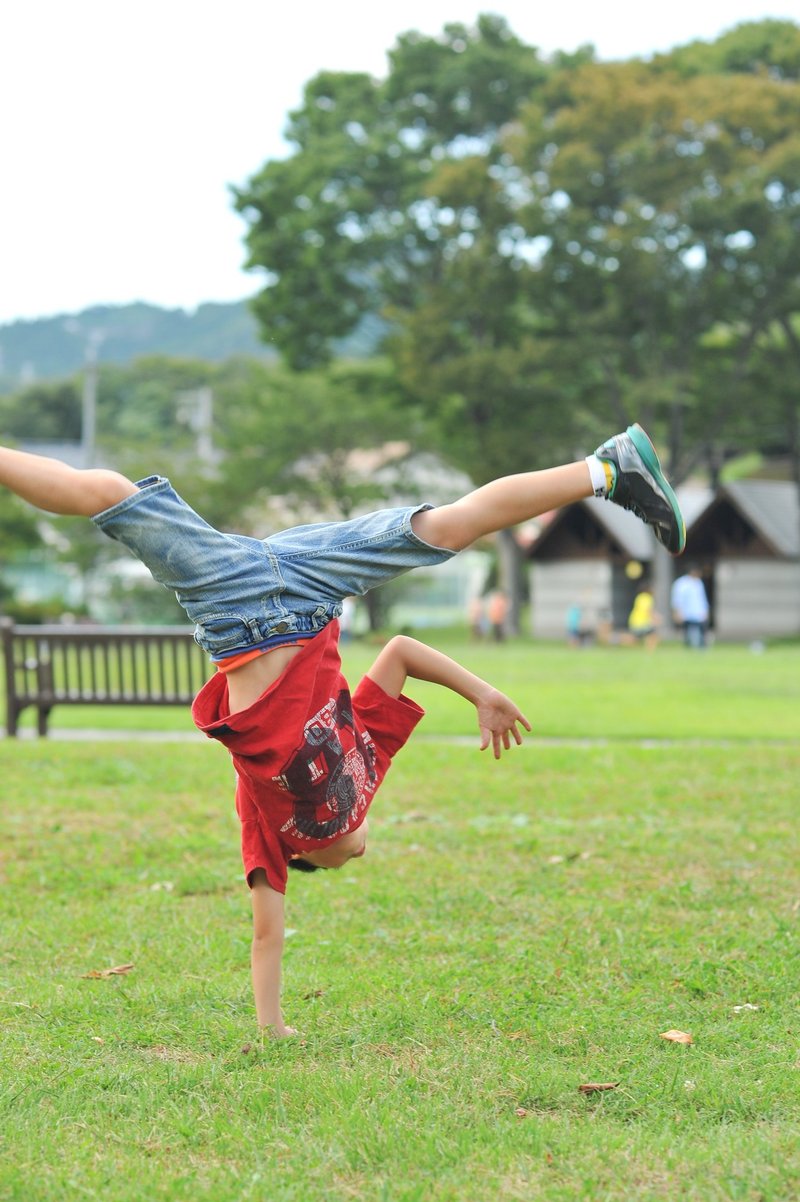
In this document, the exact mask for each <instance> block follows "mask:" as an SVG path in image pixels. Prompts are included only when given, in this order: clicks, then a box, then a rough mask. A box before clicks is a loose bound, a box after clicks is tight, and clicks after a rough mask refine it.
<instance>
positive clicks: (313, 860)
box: [299, 818, 369, 868]
mask: <svg viewBox="0 0 800 1202" xmlns="http://www.w3.org/2000/svg"><path fill="white" fill-rule="evenodd" d="M368 828H369V822H368V820H367V819H366V818H365V819H364V821H363V822H362V823H361V826H359V827H357V828H356V829H355V830H354V831H348V832H347V834H346V835H342V837H341V839H337V840H336V842H335V843H331V844H330V846H328V847H320V848H318V849H317V850H316V851H306V852H303V854H302V855H301V856H300V857H299V858H300V859H301V860H307V861H308V863H309V864H316V866H317V868H341V867H342V866H343V865H344V864H346V863H347V861H348V860H354V859H356V858H357V857H358V856H363V854H364V852H365V851H366V850H367V830H368Z"/></svg>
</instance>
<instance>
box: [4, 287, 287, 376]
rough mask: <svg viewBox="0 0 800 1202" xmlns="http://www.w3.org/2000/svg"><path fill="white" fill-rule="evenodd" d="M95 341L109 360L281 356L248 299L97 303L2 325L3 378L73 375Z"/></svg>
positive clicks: (104, 359)
mask: <svg viewBox="0 0 800 1202" xmlns="http://www.w3.org/2000/svg"><path fill="white" fill-rule="evenodd" d="M90 339H94V340H95V341H96V344H97V356H98V359H100V361H101V362H107V363H128V362H130V361H131V360H132V359H137V358H139V357H141V356H142V355H170V356H174V357H176V358H187V359H207V360H211V361H218V360H221V359H227V358H229V357H230V356H231V355H253V356H256V357H258V358H268V357H270V356H274V353H275V352H274V351H271V350H270V348H269V347H268V346H266V345H265V344H264V343H263V342H261V341H260V339H259V336H258V328H257V326H256V322H255V318H254V317H253V315H252V313H251V312H250V310H249V308H248V306H247V302H246V301H234V302H231V303H228V304H206V305H200V307H199V308H198V309H196V310H195V311H194V312H187V311H186V310H184V309H161V308H159V307H158V306H157V305H148V304H144V303H143V302H137V303H135V304H131V305H97V306H95V307H93V308H91V309H84V311H83V312H82V313H76V314H69V315H66V314H63V315H60V316H57V317H41V318H36V319H34V320H31V321H14V322H11V323H9V324H7V325H0V384H2V386H3V388H4V390H6V391H8V390H9V389H11V388H18V387H19V386H20V385H23V384H27V383H30V382H31V381H32V380H41V379H52V378H54V377H55V378H58V377H63V376H70V375H72V374H73V373H74V372H77V371H79V370H80V368H81V367H82V366H83V363H84V358H85V354H86V347H87V344H88V342H89V340H90Z"/></svg>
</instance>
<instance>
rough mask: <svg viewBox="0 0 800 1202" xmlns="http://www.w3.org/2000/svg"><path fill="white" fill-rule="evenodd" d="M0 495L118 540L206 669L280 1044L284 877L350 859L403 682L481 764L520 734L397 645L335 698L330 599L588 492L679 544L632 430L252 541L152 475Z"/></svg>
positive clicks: (391, 745)
mask: <svg viewBox="0 0 800 1202" xmlns="http://www.w3.org/2000/svg"><path fill="white" fill-rule="evenodd" d="M0 484H4V485H5V486H6V487H8V488H10V489H11V490H12V491H14V492H16V493H17V494H18V495H19V496H21V497H23V498H24V499H25V500H27V501H28V502H30V503H31V504H33V505H35V506H37V507H38V508H40V509H43V510H46V511H48V512H51V513H59V514H74V515H83V516H86V517H90V518H92V520H93V521H94V522H95V523H96V525H97V526H99V527H100V528H101V529H102V530H104V531H105V533H106V534H108V535H109V536H110V537H112V538H115V539H118V540H119V541H120V542H122V543H124V544H125V545H126V546H127V547H128V548H129V549H130V550H132V551H133V552H134V554H135V555H137V557H138V558H139V559H141V560H142V562H143V563H145V564H146V565H147V567H148V568H149V569H150V571H151V573H152V575H153V576H154V578H155V579H156V580H158V581H159V582H160V583H162V584H164V585H165V586H166V587H168V588H171V589H173V590H174V591H175V593H176V596H177V597H178V600H179V601H180V603H181V604H182V605H183V607H184V609H185V610H186V613H187V615H188V616H189V617H190V618H191V620H192V621H193V622H194V623H195V638H196V640H197V642H198V643H199V644H200V646H202V647H203V648H204V649H205V650H207V651H208V653H209V655H210V656H211V658H212V660H213V661H214V662H215V663H216V664H217V667H218V669H219V671H218V672H217V674H216V675H215V676H213V677H212V678H211V679H210V680H209V681H208V682H207V683H206V685H204V687H203V688H202V689H201V691H200V693H199V694H198V696H197V698H196V699H195V702H194V705H193V709H192V713H193V718H194V721H195V724H196V725H197V726H198V728H199V729H200V730H202V731H203V732H204V733H205V734H207V735H208V736H209V737H210V738H213V739H216V740H218V741H219V742H221V743H223V744H224V745H225V746H226V747H227V748H228V751H229V752H230V754H231V757H232V759H233V762H234V765H235V768H236V774H237V791H236V807H237V812H238V814H239V818H240V821H241V829H242V855H243V861H244V868H245V874H246V877H247V881H248V884H249V885H250V890H251V898H252V907H253V944H252V977H253V990H254V995H255V1004H256V1014H257V1018H258V1023H259V1026H260V1027H261V1028H262V1029H266V1030H268V1031H269V1032H270V1033H271V1034H272V1035H274V1036H275V1037H283V1036H287V1035H293V1034H295V1032H294V1029H293V1028H292V1027H289V1026H287V1024H286V1023H285V1021H284V1018H283V1014H282V1011H281V1003H280V985H281V959H282V951H283V940H284V893H285V889H286V880H287V871H286V869H287V866H288V865H291V864H292V863H295V864H298V863H299V864H302V865H303V866H305V867H310V868H317V867H319V868H337V867H341V865H342V864H344V863H346V862H347V861H348V860H350V859H352V858H355V857H358V856H361V855H363V854H364V851H365V848H366V839H367V831H368V820H367V811H368V809H369V806H370V804H371V802H372V799H373V797H374V795H375V791H376V790H377V788H378V786H379V785H380V783H381V781H382V779H383V777H384V775H385V773H386V771H387V770H388V768H389V766H390V763H391V760H392V757H393V756H394V755H395V753H396V752H397V751H398V750H399V749H400V748H401V747H402V746H403V744H404V743H405V742H406V740H407V739H408V737H409V736H410V734H411V733H412V731H413V729H414V727H415V726H416V724H417V722H418V721H419V720H420V718H421V717H422V716H423V711H422V710H421V709H420V707H419V706H417V705H416V704H415V703H414V702H413V701H411V700H410V699H409V698H407V697H405V696H404V694H403V689H404V687H405V683H406V680H407V679H408V678H409V677H412V678H415V679H420V680H427V681H431V682H433V683H436V684H440V685H442V686H444V687H445V688H449V689H451V690H452V691H454V692H456V693H458V694H460V695H461V696H462V697H464V698H465V699H466V700H467V701H469V702H471V703H472V704H473V705H474V706H475V710H476V717H477V722H478V728H479V731H480V748H481V750H485V749H487V748H488V747H489V746H491V747H492V749H493V754H494V756H495V758H497V759H499V758H500V756H501V754H502V752H503V750H508V749H509V748H510V746H511V743H512V740H513V741H514V742H515V743H521V741H522V730H523V729H524V730H528V731H529V730H530V729H531V728H530V725H529V723H528V721H527V719H526V718H525V717H524V716H523V715H522V713H521V712H520V710H519V709H518V708H517V706H516V705H515V704H514V702H513V701H512V700H511V699H510V698H508V697H506V696H505V695H504V694H503V693H501V692H499V691H498V690H497V689H494V688H493V687H492V686H491V685H490V684H488V683H487V682H486V681H484V680H481V679H480V678H479V677H477V676H475V675H473V674H472V673H471V672H469V671H467V669H465V668H463V667H461V666H460V665H459V664H457V663H455V661H453V660H452V659H450V658H449V657H447V656H445V655H442V654H441V653H440V652H438V651H435V650H434V649H433V648H431V647H427V646H425V645H424V644H422V643H419V642H417V640H415V639H412V638H408V637H405V636H398V637H396V638H393V639H391V640H390V641H389V642H388V643H387V644H386V646H385V647H384V648H383V650H382V651H381V652H380V653H379V655H378V657H377V659H376V660H375V663H374V664H373V666H372V667H371V668H370V670H369V672H368V673H367V675H366V677H365V678H364V679H363V680H362V681H361V683H360V684H359V686H358V688H357V689H356V690H355V691H354V692H353V693H352V694H351V692H350V689H349V686H348V684H347V681H346V680H345V678H344V676H343V675H342V672H341V662H340V658H339V650H338V640H339V624H338V615H339V614H340V613H341V607H342V602H343V600H344V598H345V597H351V596H356V595H361V594H363V593H365V592H366V591H368V590H369V589H370V588H374V587H376V585H378V584H380V583H382V582H384V581H386V580H389V579H391V578H392V577H394V576H396V575H398V574H399V573H400V572H403V571H407V570H409V569H410V568H413V567H416V566H420V565H423V564H434V563H440V562H442V561H443V560H445V559H448V558H450V557H451V556H452V555H454V554H455V553H457V552H458V551H460V550H462V549H463V548H464V547H467V546H469V545H470V544H471V543H473V542H474V541H475V540H476V539H478V538H480V537H482V536H484V535H486V534H489V533H493V532H495V531H497V530H501V529H505V528H507V527H509V526H514V525H516V524H518V523H519V522H523V521H527V520H530V519H531V518H533V517H536V516H537V515H539V514H541V513H545V512H548V511H550V510H553V509H556V508H559V507H560V506H562V505H566V504H570V503H572V502H574V501H578V500H580V499H582V498H584V497H588V496H592V495H595V496H604V497H607V499H609V500H610V501H612V502H614V503H616V504H619V505H622V506H624V507H625V508H627V509H631V510H632V511H633V512H634V513H636V515H637V516H638V517H640V518H641V519H642V520H643V521H645V522H647V523H648V524H649V525H651V526H652V527H653V530H654V532H655V534H656V537H657V538H658V539H659V540H660V541H661V542H662V543H663V544H664V545H665V546H666V547H667V549H668V550H669V551H670V552H671V553H672V554H680V553H681V551H682V550H683V547H684V544H685V537H686V535H685V527H684V523H683V518H682V515H681V512H680V508H679V506H678V503H677V500H676V499H675V496H674V494H673V492H672V489H671V488H670V486H669V484H668V483H667V481H666V479H665V478H664V475H663V473H662V471H661V467H660V464H659V461H658V456H657V455H656V452H655V449H654V447H653V446H652V443H651V442H650V440H649V439H648V437H647V435H646V434H645V432H644V431H643V430H642V429H641V427H639V426H630V427H629V428H628V430H627V431H626V432H625V433H624V434H619V435H616V436H614V437H613V438H611V439H609V440H607V442H606V443H604V444H603V445H602V446H600V447H599V448H598V450H597V451H596V453H595V454H594V455H590V456H588V457H587V458H586V459H585V460H583V459H582V460H578V461H576V462H574V463H570V464H565V465H562V466H560V467H555V468H548V469H546V470H544V471H537V472H525V473H521V474H519V475H515V476H506V477H503V478H502V479H499V480H494V481H492V482H491V483H489V484H486V485H484V486H482V487H481V488H478V489H476V490H475V491H474V492H471V493H469V494H467V495H466V496H464V497H462V498H460V499H459V500H457V501H455V502H453V503H452V504H450V505H443V506H440V507H439V508H436V509H434V508H432V507H430V506H420V507H417V508H397V509H386V510H381V511H378V512H376V513H372V514H367V515H364V516H363V517H359V518H354V519H352V520H351V521H348V522H333V523H319V524H314V525H310V526H299V527H293V528H292V529H290V530H286V531H280V532H278V533H277V534H274V535H271V536H270V537H269V538H267V539H263V540H259V539H252V538H246V537H244V536H241V535H231V534H224V533H221V532H220V531H217V530H214V529H213V528H212V527H211V526H209V525H208V524H207V523H206V522H204V521H203V519H202V518H201V517H199V515H198V514H196V513H195V512H194V510H192V509H191V508H190V507H189V506H188V505H187V504H186V502H185V501H183V500H182V499H181V498H180V497H179V496H178V495H177V493H175V491H174V490H173V489H172V487H171V485H170V484H169V481H168V480H166V479H164V478H163V477H159V476H151V477H148V478H147V479H146V480H142V481H139V482H138V483H133V482H132V481H130V480H128V479H126V477H124V476H122V475H120V474H119V473H117V472H113V471H107V470H104V469H94V468H92V469H84V470H80V469H75V468H71V467H69V466H68V465H66V464H64V463H61V462H58V461H56V460H52V459H48V458H45V457H43V456H38V455H31V454H28V453H26V452H21V451H15V450H11V449H8V448H2V447H0Z"/></svg>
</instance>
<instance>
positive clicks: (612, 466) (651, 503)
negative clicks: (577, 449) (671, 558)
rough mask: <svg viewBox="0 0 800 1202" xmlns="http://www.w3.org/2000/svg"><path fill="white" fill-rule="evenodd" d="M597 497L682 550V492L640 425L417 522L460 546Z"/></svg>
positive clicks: (420, 530)
mask: <svg viewBox="0 0 800 1202" xmlns="http://www.w3.org/2000/svg"><path fill="white" fill-rule="evenodd" d="M591 496H598V497H606V498H607V499H608V500H609V501H613V502H614V504H615V505H620V506H621V507H622V508H623V509H629V510H630V511H631V512H632V513H634V514H635V515H636V517H638V518H640V519H641V520H642V521H643V522H645V523H646V524H647V525H648V526H651V527H652V529H653V533H654V534H655V536H656V538H657V539H658V541H659V542H660V543H662V544H663V546H665V547H666V548H667V550H668V551H669V553H670V554H671V555H680V553H681V552H682V551H683V548H684V546H685V545H686V524H685V522H684V520H683V514H682V513H681V507H680V505H679V504H678V498H677V497H676V496H675V493H674V492H673V491H672V489H671V488H670V486H669V483H668V482H667V480H666V477H665V476H664V473H663V471H662V470H661V463H660V462H659V458H658V454H657V453H656V449H655V447H654V446H653V444H652V442H651V441H650V439H649V438H648V437H647V434H646V433H645V431H644V430H643V429H642V427H641V426H639V425H637V424H634V425H632V426H628V429H627V430H626V431H625V432H624V433H623V434H615V435H614V436H613V437H612V438H609V439H607V440H606V442H605V443H603V445H602V446H600V447H598V448H597V450H596V451H595V453H594V455H589V456H588V457H587V458H586V459H585V460H579V461H578V462H577V463H567V464H565V465H564V466H563V467H555V468H548V469H547V470H545V471H543V472H523V473H522V474H520V475H518V476H505V477H503V479H501V480H493V481H492V483H491V484H485V485H484V486H483V488H478V489H476V490H475V492H473V493H470V494H469V495H468V496H466V497H462V498H461V500H460V501H456V502H455V504H453V505H444V506H443V507H442V508H441V509H432V510H430V511H429V512H424V513H418V514H416V515H415V516H414V518H413V523H412V528H413V530H414V533H415V534H416V535H417V536H418V537H419V538H422V539H425V541H426V542H431V543H433V544H434V545H435V546H437V547H447V548H449V549H450V550H455V551H460V550H461V548H462V547H466V546H468V545H469V544H470V543H471V542H473V541H474V540H475V539H476V538H479V537H480V536H481V535H482V534H491V533H492V532H493V531H495V530H502V529H504V528H505V527H507V526H515V525H516V524H517V523H518V522H525V521H528V520H529V519H530V518H534V517H537V516H538V515H539V514H540V513H547V512H548V511H549V510H551V509H558V508H559V507H560V506H562V505H569V504H572V503H573V502H574V501H580V500H582V499H583V498H584V497H591Z"/></svg>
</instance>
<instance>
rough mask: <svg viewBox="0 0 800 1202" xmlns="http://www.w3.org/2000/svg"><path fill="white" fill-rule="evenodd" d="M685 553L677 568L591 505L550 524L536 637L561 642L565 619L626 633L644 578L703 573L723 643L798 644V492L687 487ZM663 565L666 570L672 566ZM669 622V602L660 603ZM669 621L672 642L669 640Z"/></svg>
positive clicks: (775, 485) (534, 596) (743, 485)
mask: <svg viewBox="0 0 800 1202" xmlns="http://www.w3.org/2000/svg"><path fill="white" fill-rule="evenodd" d="M678 497H679V500H680V503H681V507H682V509H683V512H684V516H685V518H686V527H687V540H686V551H685V553H684V555H683V557H681V558H680V559H675V560H673V559H670V557H669V556H667V554H666V552H665V551H664V550H663V548H661V547H660V546H659V544H658V543H657V542H656V540H655V538H654V536H653V534H652V532H651V531H650V530H648V529H647V527H645V526H643V525H642V523H641V522H640V521H638V519H637V518H635V517H634V516H633V515H632V514H630V513H628V512H626V511H625V510H623V509H619V508H618V507H617V506H615V505H612V504H609V503H608V502H607V501H602V500H596V499H594V498H589V499H587V500H584V501H579V502H577V503H576V504H575V505H569V506H567V507H565V508H564V509H561V510H559V511H558V512H557V513H555V514H553V515H552V517H551V519H550V520H549V521H548V522H546V524H545V525H544V526H543V528H542V531H541V533H540V535H539V537H538V538H537V539H536V540H535V542H534V543H533V544H532V546H531V548H530V551H529V558H530V561H531V565H532V570H531V628H532V632H533V634H534V636H535V637H537V638H545V639H552V638H563V637H565V634H566V623H567V615H568V614H569V613H570V612H571V611H572V612H574V611H575V610H576V609H580V610H581V611H582V613H583V621H584V626H587V627H592V628H593V629H595V630H600V631H603V630H624V629H625V627H626V625H627V620H628V614H629V613H630V609H631V606H632V604H633V599H634V597H635V595H636V592H637V591H638V589H639V587H640V586H641V581H642V578H643V577H645V578H646V577H647V576H652V577H654V578H656V577H659V578H660V579H661V581H664V582H665V583H667V584H668V583H669V582H671V580H672V579H674V578H675V577H677V576H679V575H681V574H682V573H683V572H684V571H685V570H686V568H687V567H688V566H690V565H696V566H698V567H700V569H701V571H702V573H703V578H704V580H705V583H706V588H707V591H708V593H709V599H710V601H711V609H712V618H711V621H712V627H713V630H714V633H715V635H716V637H717V638H721V639H757V638H768V637H776V636H794V635H798V634H800V504H798V494H797V489H796V488H795V486H794V485H793V484H791V483H788V482H784V481H770V480H742V481H737V482H736V483H731V484H725V485H722V486H721V487H720V488H719V489H718V490H717V492H716V493H713V492H712V491H711V490H710V489H705V488H692V487H689V486H687V487H684V488H681V489H678ZM665 561H666V562H665ZM657 604H658V607H659V608H660V609H662V611H663V612H664V613H665V617H666V610H667V608H668V606H667V598H666V594H664V595H662V597H661V598H659V597H658V596H657ZM669 627H670V624H669V621H668V620H665V623H664V630H665V633H667V632H668V631H669Z"/></svg>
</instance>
